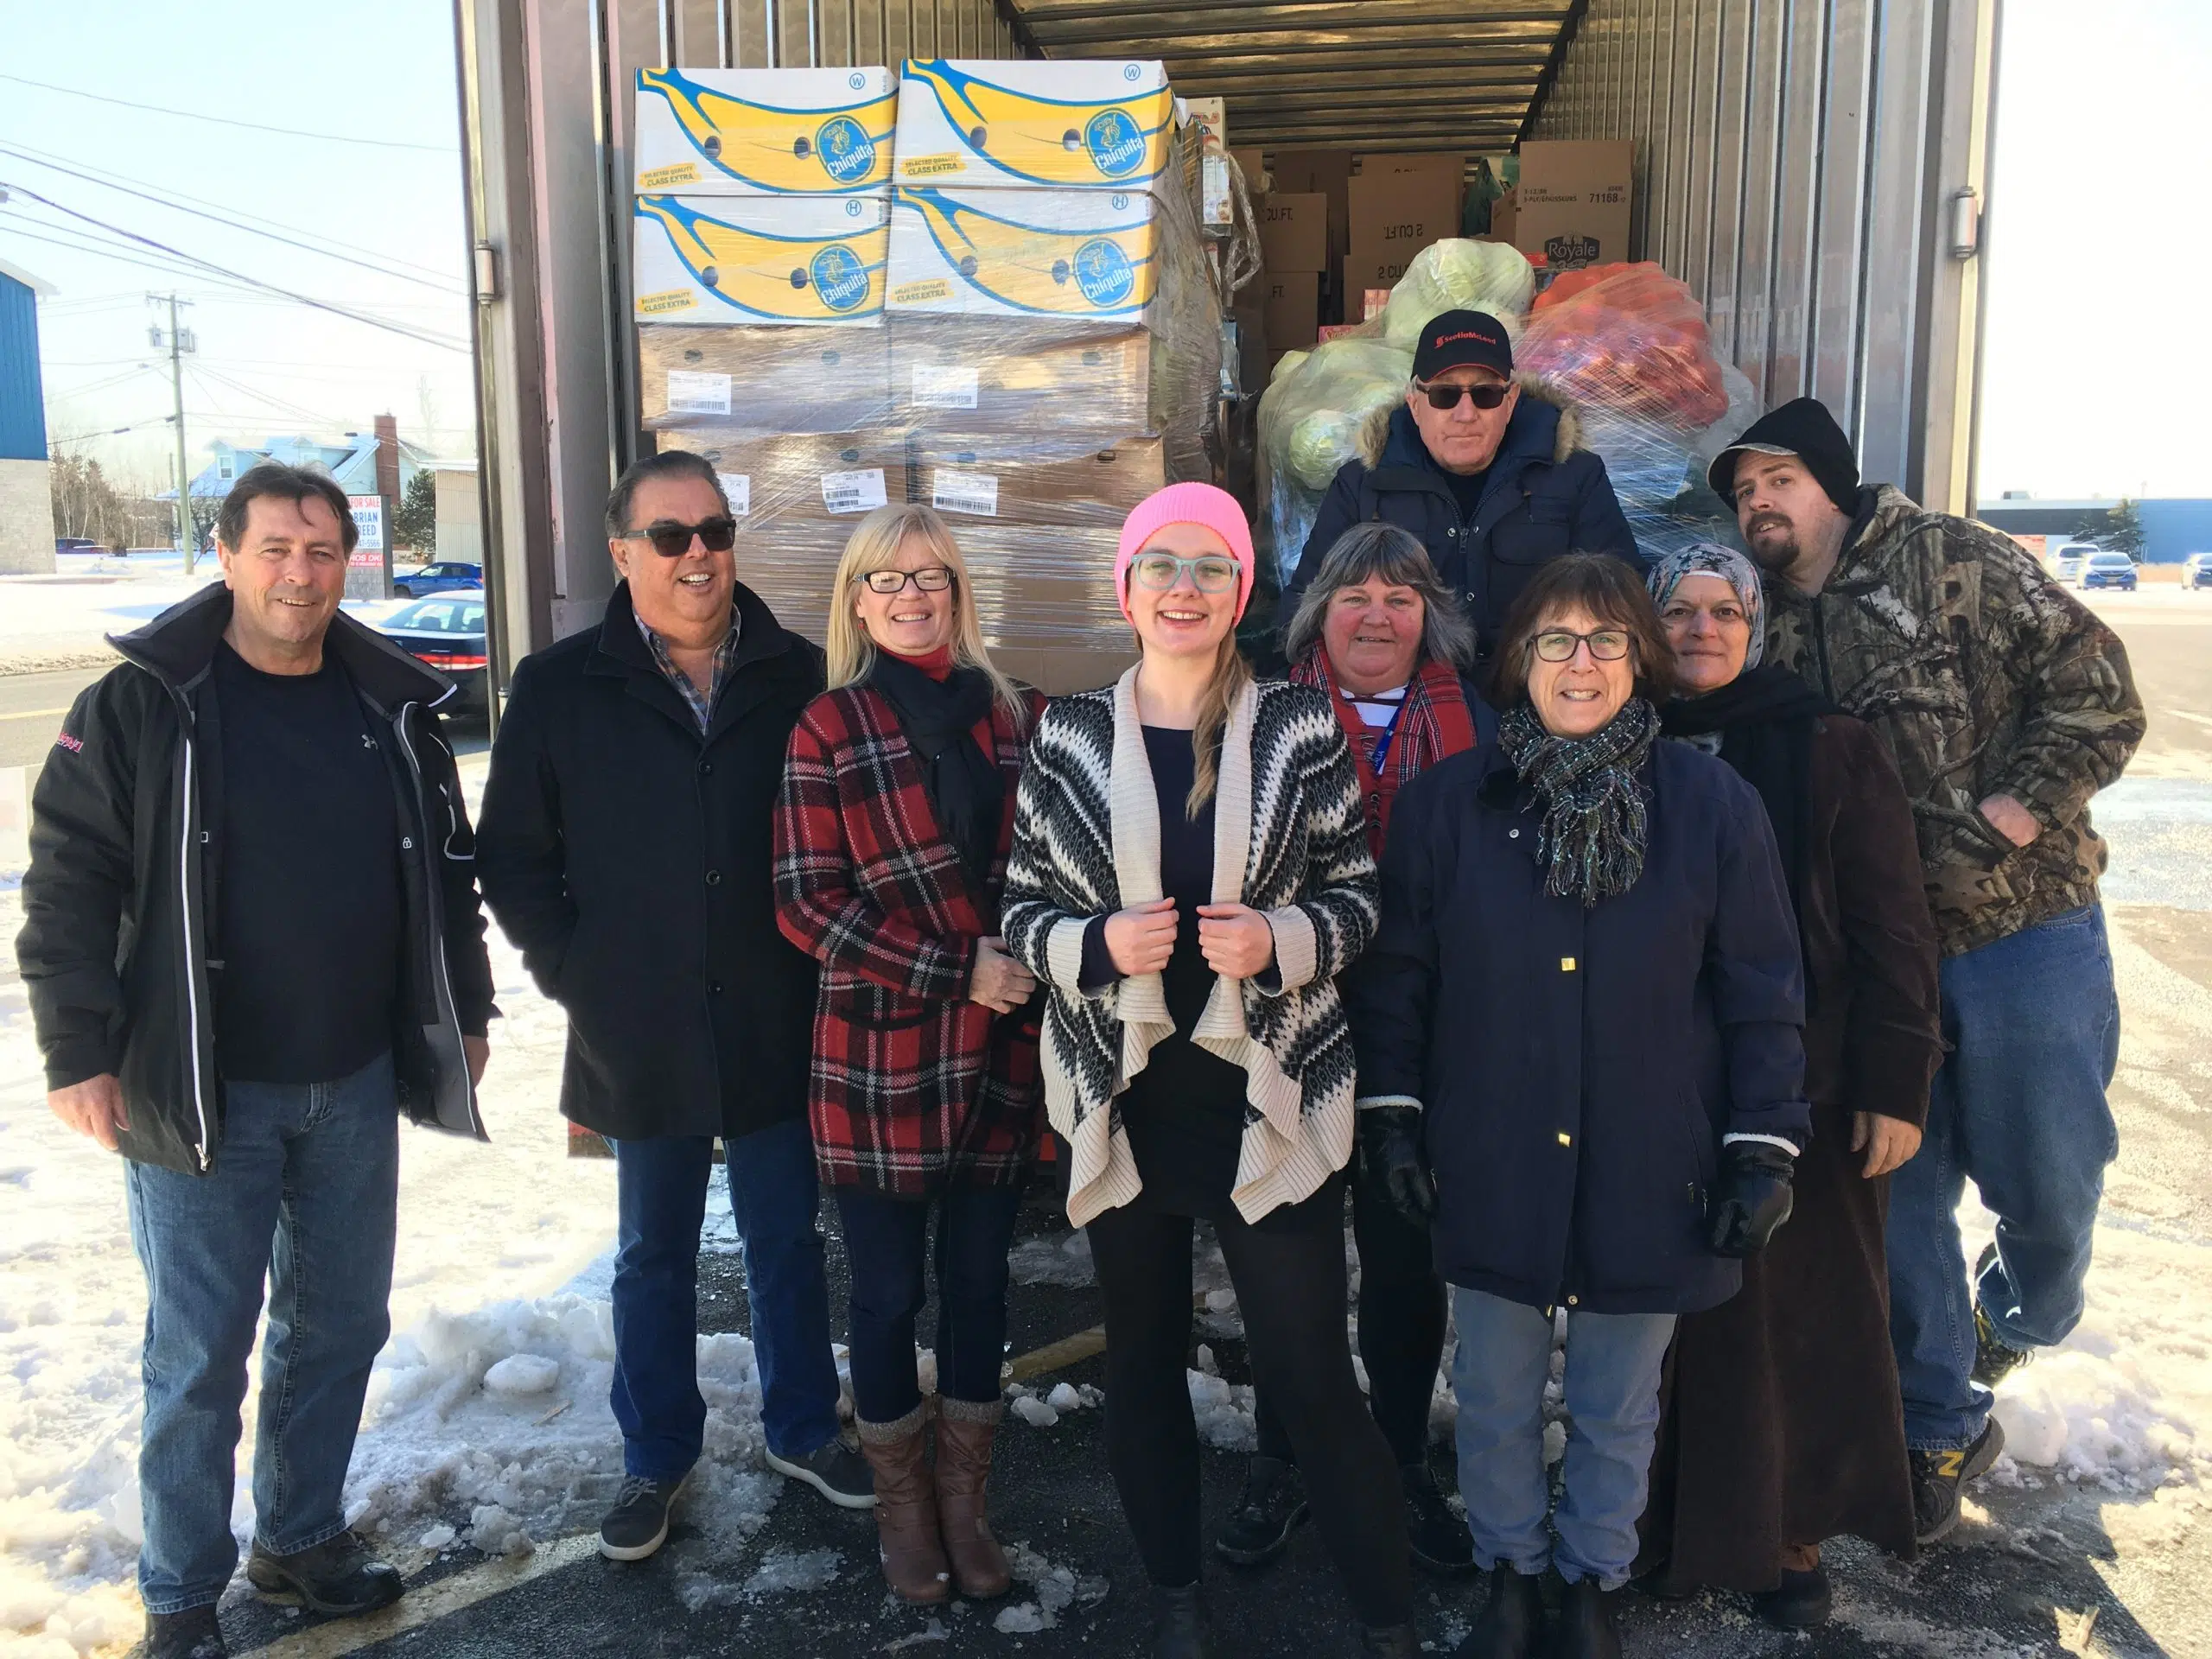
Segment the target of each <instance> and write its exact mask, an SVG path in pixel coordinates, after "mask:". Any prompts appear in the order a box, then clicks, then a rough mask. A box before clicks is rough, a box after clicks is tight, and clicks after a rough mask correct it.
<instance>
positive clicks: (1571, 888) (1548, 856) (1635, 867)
mask: <svg viewBox="0 0 2212 1659" xmlns="http://www.w3.org/2000/svg"><path fill="white" fill-rule="evenodd" d="M1658 734H1659V716H1658V715H1657V714H1656V712H1655V711H1654V710H1653V709H1652V707H1651V705H1650V704H1649V703H1648V702H1645V701H1644V700H1643V698H1642V697H1630V699H1629V700H1628V701H1627V702H1624V703H1623V704H1622V705H1621V709H1620V712H1619V713H1618V714H1617V715H1614V716H1613V717H1612V719H1611V720H1610V721H1606V722H1605V725H1604V726H1602V727H1600V728H1599V729H1598V730H1596V731H1594V732H1592V733H1591V734H1590V735H1589V736H1587V737H1554V736H1553V735H1552V734H1550V733H1549V732H1548V731H1546V730H1545V729H1544V726H1543V722H1542V721H1540V720H1538V719H1537V718H1536V711H1535V709H1533V708H1532V707H1530V706H1529V704H1528V703H1525V702H1523V703H1521V704H1518V705H1517V706H1516V707H1515V708H1513V709H1510V710H1508V711H1507V713H1506V715H1505V717H1504V719H1503V720H1502V721H1499V722H1498V728H1497V741H1498V747H1500V748H1502V749H1503V750H1504V751H1505V758H1506V759H1507V760H1510V761H1511V762H1512V763H1513V769H1514V770H1515V771H1516V772H1519V773H1520V774H1521V781H1522V782H1523V783H1525V784H1527V785H1529V788H1530V789H1531V790H1533V791H1535V797H1536V799H1537V801H1538V802H1539V803H1541V805H1542V806H1543V809H1544V823H1543V828H1542V829H1541V831H1539V832H1538V835H1537V837H1536V858H1537V861H1539V862H1540V863H1541V864H1543V865H1544V866H1545V873H1544V891H1545V892H1546V893H1550V894H1551V895H1552V896H1553V897H1554V898H1555V899H1570V898H1574V897H1576V896H1578V895H1579V896H1580V899H1581V900H1582V903H1583V905H1584V906H1585V907H1587V906H1592V905H1594V904H1596V903H1597V902H1598V901H1599V899H1605V898H1610V897H1611V896H1612V895H1613V894H1616V893H1626V892H1627V891H1628V890H1629V889H1630V887H1634V886H1635V885H1636V882H1637V877H1638V876H1640V875H1642V874H1643V842H1644V837H1645V835H1646V834H1647V832H1648V831H1649V827H1650V826H1649V820H1648V818H1647V817H1646V816H1645V812H1644V805H1643V791H1642V790H1641V789H1640V788H1638V787H1637V781H1636V774H1637V769H1638V768H1640V767H1641V766H1643V757H1644V756H1645V755H1646V754H1648V753H1650V751H1651V743H1652V740H1653V739H1654V738H1656V736H1657V735H1658Z"/></svg>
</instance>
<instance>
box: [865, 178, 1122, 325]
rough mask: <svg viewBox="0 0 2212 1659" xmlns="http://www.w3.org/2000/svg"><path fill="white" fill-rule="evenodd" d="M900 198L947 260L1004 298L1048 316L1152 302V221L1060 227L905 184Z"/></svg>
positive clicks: (997, 195) (1109, 312) (1095, 313)
mask: <svg viewBox="0 0 2212 1659" xmlns="http://www.w3.org/2000/svg"><path fill="white" fill-rule="evenodd" d="M1009 194H1015V193H1012V192H1003V191H990V190H982V191H977V192H976V195H977V196H978V197H990V198H993V199H994V200H1001V199H1003V198H1004V197H1005V196H1007V195H1009ZM896 199H897V200H898V202H899V204H901V205H902V206H905V207H909V208H912V210H913V211H914V212H915V213H918V214H919V215H920V217H921V220H922V224H923V226H924V227H925V229H926V231H927V232H928V234H929V237H930V239H931V241H932V242H934V243H935V244H936V245H937V250H938V254H939V255H940V256H941V257H942V260H943V263H944V265H945V266H946V267H948V268H950V270H954V271H957V273H958V274H959V276H960V277H961V278H962V279H963V280H964V281H965V282H966V283H968V285H969V287H970V288H972V289H976V291H977V292H978V293H981V294H984V295H988V296H989V297H990V298H992V299H994V300H996V301H998V302H1001V304H1004V305H1007V306H1010V307H1013V308H1015V309H1018V310H1022V311H1028V312H1033V313H1035V314H1037V315H1041V316H1065V317H1126V316H1135V315H1136V314H1137V313H1139V312H1141V311H1142V310H1143V309H1144V308H1145V307H1146V306H1147V305H1148V304H1149V303H1150V302H1151V301H1152V296H1153V289H1154V287H1155V285H1156V283H1157V280H1158V267H1157V265H1156V264H1155V263H1154V259H1153V233H1152V226H1151V224H1150V222H1149V221H1147V222H1144V223H1141V224H1137V225H1130V226H1109V227H1107V228H1104V229H1098V230H1087V229H1084V228H1081V227H1077V228H1074V229H1059V228H1052V227H1040V226H1033V225H1025V224H1022V223H1020V221H1019V220H1017V219H1007V218H1001V217H1000V216H998V215H996V214H994V213H986V212H984V211H983V210H982V208H980V207H976V206H974V205H973V204H972V203H970V202H962V201H956V200H953V199H952V198H951V197H950V196H948V195H946V194H944V192H943V191H940V190H935V189H928V188H916V187H914V186H911V185H900V186H899V187H898V189H897V193H896ZM1062 200H1065V198H1063V199H1062ZM1101 200H1103V197H1102V198H1101ZM1138 200H1143V198H1142V197H1139V198H1138ZM1102 216H1103V215H1102Z"/></svg>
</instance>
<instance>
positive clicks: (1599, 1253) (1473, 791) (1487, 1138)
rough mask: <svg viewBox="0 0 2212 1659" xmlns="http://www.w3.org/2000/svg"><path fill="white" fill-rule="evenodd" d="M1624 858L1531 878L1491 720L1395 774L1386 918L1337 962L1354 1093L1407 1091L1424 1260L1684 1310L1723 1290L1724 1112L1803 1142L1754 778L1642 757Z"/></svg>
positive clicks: (1588, 1295) (1528, 1285) (1674, 759)
mask: <svg viewBox="0 0 2212 1659" xmlns="http://www.w3.org/2000/svg"><path fill="white" fill-rule="evenodd" d="M1643 778H1644V780H1645V782H1646V785H1647V786H1648V789H1649V796H1648V799H1649V810H1650V835H1649V842H1648V843H1647V846H1646V849H1645V854H1644V863H1643V876H1642V877H1641V878H1640V879H1639V880H1637V884H1636V886H1635V887H1632V888H1630V890H1629V891H1628V892H1627V893H1623V894H1621V895H1619V896H1618V897H1615V898H1611V899H1600V900H1599V902H1598V904H1597V905H1596V906H1593V907H1591V908H1588V909H1586V908H1585V907H1584V906H1583V904H1582V901H1581V900H1580V899H1579V898H1578V899H1555V898H1552V897H1550V896H1548V895H1547V894H1546V893H1545V892H1544V890H1543V880H1544V873H1543V871H1542V869H1541V868H1540V867H1539V866H1538V864H1537V862H1536V857H1535V852H1536V833H1537V829H1538V827H1539V825H1540V824H1541V821H1542V811H1541V808H1539V807H1538V806H1537V805H1536V804H1535V798H1534V796H1533V794H1532V793H1531V792H1530V791H1529V790H1528V789H1527V788H1525V787H1524V786H1523V785H1522V782H1521V780H1520V778H1519V776H1518V774H1517V773H1516V772H1515V771H1514V770H1513V767H1512V765H1511V763H1510V761H1508V760H1506V759H1505V757H1504V756H1503V753H1501V752H1500V751H1499V750H1498V748H1497V746H1496V745H1495V744H1490V743H1486V744H1484V745H1482V746H1480V747H1477V748H1474V749H1471V750H1469V751H1467V752H1466V753H1463V754H1458V755H1454V756H1453V757H1452V759H1450V760H1446V761H1445V762H1444V763H1443V764H1442V765H1441V766H1436V767H1434V768H1433V769H1432V770H1430V771H1428V772H1423V773H1422V774H1421V776H1420V777H1418V778H1416V779H1414V780H1413V782H1412V783H1410V784H1408V785H1407V786H1406V787H1405V789H1404V790H1403V791H1401V792H1400V794H1399V796H1398V799H1397V804H1396V806H1395V810H1393V811H1392V814H1391V817H1390V837H1389V845H1388V847H1387V848H1386V849H1384V852H1383V920H1382V926H1381V929H1380V931H1378V932H1377V934H1376V940H1375V943H1374V944H1373V945H1372V946H1371V947H1370V950H1369V951H1368V953H1367V955H1366V956H1365V957H1363V958H1362V959H1361V960H1360V962H1359V963H1357V964H1356V965H1355V966H1354V967H1353V969H1351V972H1350V973H1349V974H1348V975H1347V976H1346V979H1345V982H1344V986H1345V991H1346V1001H1347V1002H1348V1004H1349V1007H1350V1012H1351V1027H1352V1037H1353V1041H1354V1043H1355V1045H1356V1046H1357V1053H1358V1058H1359V1093H1360V1097H1361V1098H1362V1100H1363V1101H1371V1100H1373V1099H1375V1098H1376V1097H1377V1096H1386V1097H1387V1096H1402V1097H1407V1098H1410V1099H1413V1100H1417V1101H1418V1102H1420V1103H1421V1105H1422V1107H1423V1108H1424V1119H1425V1128H1426V1132H1427V1148H1428V1156H1429V1160H1430V1162H1431V1164H1432V1166H1433V1168H1434V1170H1435V1173H1436V1185H1437V1193H1438V1211H1437V1216H1436V1219H1435V1222H1434V1224H1433V1227H1432V1229H1431V1231H1432V1236H1433V1241H1434V1244H1435V1249H1436V1263H1437V1268H1438V1270H1439V1271H1440V1273H1441V1274H1443V1275H1444V1277H1445V1278H1446V1280H1447V1281H1450V1282H1451V1283H1452V1284H1455V1285H1463V1286H1467V1287H1471V1288H1473V1289H1477V1290H1482V1291H1487V1292H1489V1293H1490V1294H1491V1295H1494V1296H1501V1297H1503V1298H1505V1299H1506V1300H1509V1301H1515V1302H1522V1303H1525V1304H1527V1305H1528V1306H1532V1307H1552V1306H1558V1305H1560V1304H1561V1303H1564V1304H1566V1305H1567V1306H1571V1307H1574V1308H1577V1309H1579V1310H1581V1311H1583V1312H1587V1313H1694V1312H1695V1311H1697V1310H1699V1309H1700V1308H1707V1307H1711V1306H1715V1305H1717V1304H1719V1303H1720V1302H1724V1301H1726V1300H1728V1298H1729V1297H1731V1296H1732V1295H1734V1294H1736V1291H1737V1288H1738V1286H1739V1284H1740V1283H1741V1280H1742V1270H1741V1268H1740V1266H1739V1264H1738V1263H1737V1262H1733V1261H1731V1260H1726V1259H1725V1258H1723V1257H1720V1256H1718V1255H1714V1254H1713V1251H1712V1250H1711V1249H1709V1248H1708V1246H1707V1242H1706V1240H1707V1228H1706V1220H1705V1212H1706V1205H1707V1193H1708V1192H1709V1190H1710V1188H1711V1186H1712V1185H1713V1179H1714V1176H1715V1174H1716V1173H1717V1170H1718V1167H1719V1154H1720V1138H1721V1136H1722V1135H1724V1134H1735V1133H1750V1134H1758V1135H1782V1136H1785V1137H1787V1138H1789V1139H1791V1140H1793V1141H1796V1142H1797V1143H1798V1144H1800V1145H1802V1144H1803V1143H1804V1140H1805V1137H1806V1135H1807V1134H1808V1125H1809V1122H1810V1119H1809V1116H1808V1111H1807V1108H1806V1103H1805V1098H1804V1075H1805V1052H1804V1043H1803V1026H1804V996H1803V991H1802V975H1803V969H1802V956H1801V953H1800V951H1799V950H1798V944H1797V925H1796V920H1795V919H1794V918H1792V916H1791V914H1790V908H1789V888H1788V886H1787V884H1786V883H1785V882H1784V880H1783V872H1782V865H1781V860H1780V857H1779V855H1777V852H1776V850H1775V842H1774V831H1773V829H1771V828H1770V825H1769V824H1768V822H1767V817H1766V809H1765V808H1764V806H1762V805H1761V804H1760V803H1759V798H1758V795H1757V793H1755V792H1754V791H1753V790H1752V789H1751V785H1749V784H1747V783H1745V781H1744V780H1743V779H1742V778H1740V777H1738V775H1737V773H1736V772H1734V771H1733V770H1732V769H1731V768H1730V767H1729V766H1726V765H1725V764H1723V763H1722V762H1721V761H1719V760H1716V759H1714V758H1713V757H1712V756H1709V755H1706V754H1702V753H1699V752H1698V751H1696V750H1694V749H1692V748H1690V747H1688V746H1687V745H1684V744H1680V743H1658V744H1655V745H1654V746H1653V747H1652V750H1651V754H1650V758H1649V760H1647V761H1646V762H1645V766H1644V771H1643Z"/></svg>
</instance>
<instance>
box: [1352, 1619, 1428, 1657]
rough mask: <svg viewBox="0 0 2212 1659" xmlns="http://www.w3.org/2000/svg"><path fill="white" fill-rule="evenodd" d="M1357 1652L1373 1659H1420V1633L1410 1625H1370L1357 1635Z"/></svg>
mask: <svg viewBox="0 0 2212 1659" xmlns="http://www.w3.org/2000/svg"><path fill="white" fill-rule="evenodd" d="M1359 1650H1360V1652H1361V1653H1362V1654H1365V1655H1371V1656H1373V1659H1421V1632H1420V1631H1418V1630H1415V1629H1414V1627H1413V1626H1412V1625H1410V1624H1392V1625H1389V1626H1387V1627H1386V1626H1383V1625H1381V1624H1370V1625H1367V1626H1365V1627H1364V1628H1363V1629H1362V1630H1361V1631H1360V1633H1359Z"/></svg>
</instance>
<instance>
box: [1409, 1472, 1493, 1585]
mask: <svg viewBox="0 0 2212 1659" xmlns="http://www.w3.org/2000/svg"><path fill="white" fill-rule="evenodd" d="M1398 1478H1399V1480H1400V1482H1401V1483H1402V1484H1403V1485H1404V1487H1405V1491H1406V1540H1407V1541H1408V1543H1409V1544H1411V1545H1412V1547H1413V1552H1414V1566H1415V1567H1420V1568H1421V1570H1422V1571H1424V1572H1427V1573H1440V1574H1441V1575H1442V1576H1444V1577H1446V1578H1453V1579H1456V1578H1462V1577H1464V1576H1465V1575H1466V1574H1467V1573H1471V1572H1473V1571H1474V1570H1475V1541H1474V1539H1473V1538H1472V1537H1471V1536H1470V1535H1468V1532H1467V1523H1466V1522H1465V1521H1463V1520H1461V1519H1460V1518H1459V1516H1458V1515H1456V1514H1454V1513H1453V1512H1452V1506H1451V1504H1450V1503H1446V1501H1445V1497H1444V1494H1443V1493H1442V1492H1440V1491H1437V1490H1436V1477H1435V1476H1434V1475H1433V1474H1431V1473H1430V1472H1429V1468H1428V1465H1427V1464H1425V1463H1409V1464H1408V1465H1406V1466H1405V1467H1404V1468H1402V1469H1401V1470H1399V1471H1398Z"/></svg>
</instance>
